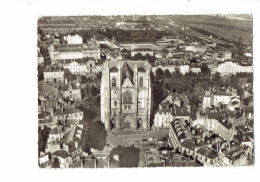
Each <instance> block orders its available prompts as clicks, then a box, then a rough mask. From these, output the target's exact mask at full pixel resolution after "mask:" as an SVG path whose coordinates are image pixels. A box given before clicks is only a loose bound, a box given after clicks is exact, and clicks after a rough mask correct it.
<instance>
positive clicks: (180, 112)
mask: <svg viewBox="0 0 260 182" xmlns="http://www.w3.org/2000/svg"><path fill="white" fill-rule="evenodd" d="M172 115H173V116H190V113H189V112H188V110H187V109H186V108H173V109H172Z"/></svg>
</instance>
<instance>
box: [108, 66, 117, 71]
mask: <svg viewBox="0 0 260 182" xmlns="http://www.w3.org/2000/svg"><path fill="white" fill-rule="evenodd" d="M109 72H118V69H117V67H115V66H113V67H112V68H110V70H109Z"/></svg>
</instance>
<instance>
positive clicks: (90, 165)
mask: <svg viewBox="0 0 260 182" xmlns="http://www.w3.org/2000/svg"><path fill="white" fill-rule="evenodd" d="M95 166H96V159H85V160H84V166H83V167H84V168H95Z"/></svg>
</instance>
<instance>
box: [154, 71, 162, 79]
mask: <svg viewBox="0 0 260 182" xmlns="http://www.w3.org/2000/svg"><path fill="white" fill-rule="evenodd" d="M155 77H156V78H158V79H161V78H163V70H162V69H161V68H157V69H156V71H155Z"/></svg>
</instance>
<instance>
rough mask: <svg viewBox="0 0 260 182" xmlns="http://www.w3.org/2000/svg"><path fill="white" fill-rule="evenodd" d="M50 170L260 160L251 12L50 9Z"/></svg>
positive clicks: (46, 32) (43, 140) (45, 63)
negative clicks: (62, 12)
mask: <svg viewBox="0 0 260 182" xmlns="http://www.w3.org/2000/svg"><path fill="white" fill-rule="evenodd" d="M37 36H38V40H37V50H38V57H37V64H38V155H39V158H38V162H39V167H41V168H120V167H128V168H130V167H222V166H224V167H230V166H251V165H253V164H254V155H255V153H254V109H253V108H254V104H253V103H254V102H253V95H254V93H253V53H252V15H251V14H215V15H113V16H97V15H93V16H43V17H39V19H38V26H37Z"/></svg>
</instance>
